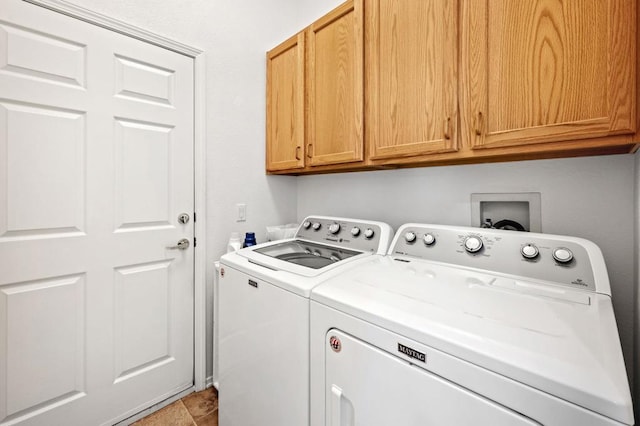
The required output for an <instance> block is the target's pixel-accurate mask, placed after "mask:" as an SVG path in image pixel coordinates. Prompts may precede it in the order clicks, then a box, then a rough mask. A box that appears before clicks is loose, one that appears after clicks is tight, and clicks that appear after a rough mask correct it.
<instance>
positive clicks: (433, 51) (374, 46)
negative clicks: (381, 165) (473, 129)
mask: <svg viewBox="0 0 640 426" xmlns="http://www.w3.org/2000/svg"><path fill="white" fill-rule="evenodd" d="M457 13H458V9H457V3H456V2H454V1H450V0H368V1H367V3H366V7H365V31H366V33H365V40H366V46H365V52H366V55H365V61H366V67H365V70H366V71H365V72H366V86H365V87H366V90H365V96H366V99H367V102H366V105H367V107H366V108H367V109H366V114H365V117H366V119H365V121H366V123H365V124H366V129H367V131H366V137H367V143H368V146H369V154H370V158H371V159H374V160H375V159H384V158H393V157H403V156H413V155H421V154H429V153H436V152H449V151H455V150H456V149H457V147H458V143H457V136H456V135H457V131H456V129H457V115H458V114H457V96H458V94H457V82H458V75H457V63H458V51H457V36H458V17H457Z"/></svg>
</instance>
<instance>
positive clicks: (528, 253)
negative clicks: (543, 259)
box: [520, 243, 540, 259]
mask: <svg viewBox="0 0 640 426" xmlns="http://www.w3.org/2000/svg"><path fill="white" fill-rule="evenodd" d="M520 253H522V257H524V258H525V259H535V258H536V257H538V255H539V254H540V250H538V247H536V245H535V244H531V243H528V244H525V245H523V246H522V248H521V249H520Z"/></svg>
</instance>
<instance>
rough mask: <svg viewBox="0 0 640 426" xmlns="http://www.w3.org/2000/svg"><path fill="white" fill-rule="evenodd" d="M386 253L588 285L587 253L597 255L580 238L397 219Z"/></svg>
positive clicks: (592, 285) (588, 287)
mask: <svg viewBox="0 0 640 426" xmlns="http://www.w3.org/2000/svg"><path fill="white" fill-rule="evenodd" d="M389 253H390V254H392V255H396V256H409V257H413V258H418V259H425V260H432V261H437V262H444V263H448V264H452V265H456V266H462V267H470V268H478V269H483V270H487V271H490V272H497V273H502V274H510V275H517V276H521V277H523V279H526V278H532V279H537V280H544V281H550V282H553V283H554V284H561V285H566V286H569V287H572V288H579V289H583V290H591V291H596V283H595V278H594V277H595V274H594V272H593V268H594V262H593V260H592V257H594V256H599V257H601V256H602V254H601V253H600V250H599V249H598V248H597V246H595V244H593V243H592V242H590V241H587V240H584V239H581V238H572V237H562V236H557V235H547V234H535V233H530V232H519V231H505V230H499V229H484V228H470V227H454V226H445V225H426V224H407V225H403V226H402V227H401V228H400V229H399V230H398V232H397V233H396V236H395V238H394V240H393V242H392V244H391V249H390V250H389ZM597 263H598V264H600V263H599V262H597ZM602 265H604V261H603V262H602Z"/></svg>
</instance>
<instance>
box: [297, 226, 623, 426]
mask: <svg viewBox="0 0 640 426" xmlns="http://www.w3.org/2000/svg"><path fill="white" fill-rule="evenodd" d="M311 299H312V301H311V329H310V333H311V334H310V338H311V366H312V368H311V391H310V392H311V395H310V397H311V425H314V426H319V425H333V426H336V425H358V426H365V425H366V426H377V425H380V426H388V425H488V426H489V425H490V426H497V425H562V426H573V425H576V426H577V425H580V426H586V425H632V424H633V422H634V418H633V409H632V403H631V396H630V392H629V385H628V382H627V376H626V372H625V366H624V361H623V358H622V351H621V347H620V341H619V337H618V330H617V326H616V321H615V318H614V313H613V308H612V304H611V292H610V287H609V280H608V276H607V271H606V267H605V263H604V260H603V257H602V253H601V252H600V250H599V249H598V247H597V246H596V245H595V244H593V243H591V242H589V241H586V240H583V239H579V238H570V237H560V236H553V235H545V234H534V233H524V232H514V231H502V230H493V229H479V228H464V227H451V226H438V225H421V224H407V225H403V226H402V227H401V229H399V230H398V232H397V233H396V236H395V237H394V240H393V242H392V244H391V248H390V250H389V255H388V256H385V257H375V258H371V259H367V260H366V261H364V262H361V263H359V265H358V266H357V267H356V268H353V269H350V270H349V271H347V272H345V273H344V274H341V275H340V276H337V277H334V278H331V279H330V280H327V281H326V282H325V283H323V284H322V285H320V286H318V287H316V288H314V290H313V291H312V294H311Z"/></svg>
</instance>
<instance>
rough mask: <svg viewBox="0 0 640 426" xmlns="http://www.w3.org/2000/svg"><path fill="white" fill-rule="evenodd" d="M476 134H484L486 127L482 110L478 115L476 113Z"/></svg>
mask: <svg viewBox="0 0 640 426" xmlns="http://www.w3.org/2000/svg"><path fill="white" fill-rule="evenodd" d="M474 127H475V128H476V135H478V136H482V130H483V127H484V117H483V116H482V111H478V115H476V125H475V126H474Z"/></svg>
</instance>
